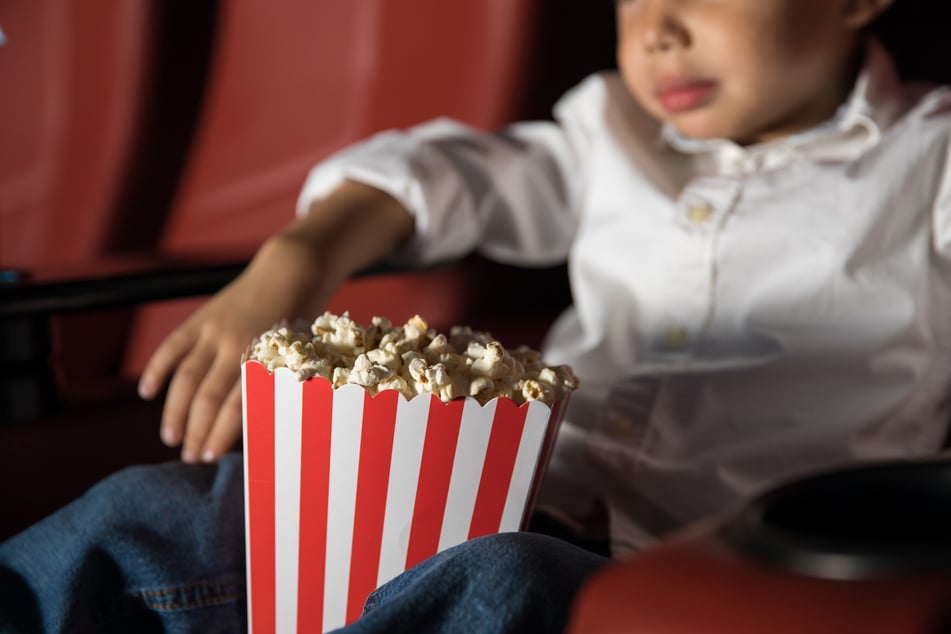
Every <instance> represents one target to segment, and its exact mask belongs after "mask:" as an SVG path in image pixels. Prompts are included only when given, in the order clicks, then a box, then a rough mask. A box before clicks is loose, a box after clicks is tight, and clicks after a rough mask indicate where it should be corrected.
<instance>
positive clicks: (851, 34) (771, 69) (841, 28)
mask: <svg viewBox="0 0 951 634" xmlns="http://www.w3.org/2000/svg"><path fill="white" fill-rule="evenodd" d="M887 4H888V2H887V0H618V9H617V13H618V15H617V18H618V65H619V68H620V71H621V75H622V77H623V79H624V82H625V84H626V85H627V87H628V89H629V90H631V92H632V93H633V94H634V96H635V97H636V98H637V99H638V101H639V102H640V103H641V104H642V106H643V107H644V108H645V109H646V110H647V111H648V112H649V113H651V114H652V115H654V116H655V117H657V118H658V119H659V120H661V121H664V122H668V123H671V124H673V125H674V127H676V128H677V129H678V130H679V131H680V132H681V133H682V134H685V135H687V136H691V137H698V138H728V139H732V140H734V141H736V142H739V143H755V142H762V141H767V140H770V139H773V138H777V137H780V136H783V135H786V134H790V133H793V132H796V131H799V130H802V129H805V128H808V127H811V126H814V125H817V124H819V123H821V122H823V121H825V120H826V119H828V118H829V117H831V116H832V115H833V114H834V113H835V111H836V109H837V108H838V106H839V105H840V104H841V102H842V100H843V99H844V98H845V96H846V95H847V93H848V90H849V88H850V85H849V84H850V80H851V72H852V54H853V51H854V49H855V43H856V37H857V34H858V32H859V30H860V29H861V27H863V26H864V25H865V24H866V23H867V22H869V21H870V20H871V19H872V18H873V17H874V16H875V15H876V14H877V13H878V12H880V11H881V10H882V9H883V8H884V6H886V5H887Z"/></svg>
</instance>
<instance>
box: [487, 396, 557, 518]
mask: <svg viewBox="0 0 951 634" xmlns="http://www.w3.org/2000/svg"><path fill="white" fill-rule="evenodd" d="M549 418H551V408H549V407H548V406H547V405H545V404H544V403H542V402H540V401H531V402H529V404H528V413H527V414H526V415H525V427H524V428H523V429H522V439H521V441H520V442H519V445H518V454H517V455H516V457H515V468H514V469H513V472H512V482H511V484H510V485H509V493H508V495H507V496H506V498H505V508H504V510H503V511H502V522H501V523H500V525H499V532H507V531H517V530H518V529H519V526H520V524H521V523H522V515H523V514H524V513H525V505H526V504H527V503H528V494H529V489H530V488H531V486H532V480H533V479H534V477H535V468H536V466H537V465H538V458H539V454H540V453H541V450H542V444H544V442H545V430H547V429H548V422H549Z"/></svg>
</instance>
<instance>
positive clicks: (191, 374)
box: [139, 182, 413, 462]
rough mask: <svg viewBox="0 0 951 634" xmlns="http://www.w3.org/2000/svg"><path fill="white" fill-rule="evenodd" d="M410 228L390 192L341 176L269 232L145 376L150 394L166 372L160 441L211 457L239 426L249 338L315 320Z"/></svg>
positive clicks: (189, 457) (187, 456)
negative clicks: (286, 323)
mask: <svg viewBox="0 0 951 634" xmlns="http://www.w3.org/2000/svg"><path fill="white" fill-rule="evenodd" d="M412 231H413V219H412V217H411V216H410V214H409V213H407V212H406V210H404V209H403V207H402V206H401V205H400V204H399V203H398V202H397V201H396V200H394V199H393V198H391V197H390V196H388V195H387V194H384V193H383V192H381V191H379V190H376V189H374V188H372V187H369V186H367V185H361V184H357V183H351V182H345V183H344V184H342V185H341V186H340V187H339V188H337V189H336V190H334V192H333V193H332V194H330V195H329V196H327V197H326V198H323V199H320V200H317V201H314V202H313V203H312V204H311V206H310V210H309V213H308V214H306V215H304V216H302V217H300V218H298V219H297V220H296V221H294V222H293V223H291V224H290V225H289V226H288V227H287V228H286V229H285V230H283V231H281V232H280V233H278V234H277V235H275V236H273V237H272V238H270V239H268V240H267V241H266V242H265V243H264V245H262V247H261V248H260V250H259V251H258V252H257V254H256V255H255V257H254V259H253V260H252V261H251V263H250V264H249V265H248V267H247V269H245V271H244V272H243V273H242V274H241V275H240V276H239V277H238V278H237V279H235V280H234V281H233V282H232V283H231V284H229V285H228V286H226V287H225V288H224V289H222V290H221V291H220V292H218V293H217V294H216V295H215V296H214V297H212V298H211V299H210V300H209V301H208V302H207V303H206V304H205V305H203V306H202V307H201V308H200V309H199V310H197V311H196V312H195V313H194V314H193V315H191V316H190V317H189V318H188V319H187V320H186V321H185V323H184V324H182V325H181V326H180V327H179V328H177V329H176V330H175V331H174V332H172V333H171V334H170V335H169V336H168V337H167V338H166V339H165V340H164V341H163V342H162V343H161V344H160V345H159V347H158V348H157V349H156V351H155V353H154V354H153V355H152V358H151V359H150V360H149V362H148V364H147V366H146V368H145V370H144V372H143V374H142V378H141V381H140V383H139V393H140V394H141V395H142V397H143V398H146V399H150V398H153V397H154V396H155V395H156V394H157V393H158V392H159V390H160V388H161V386H162V385H163V384H164V383H165V381H166V380H167V379H169V377H171V382H170V384H169V390H168V396H167V398H166V401H165V406H164V413H163V416H162V428H161V435H162V439H163V441H164V442H165V443H166V444H168V445H170V446H176V445H178V444H179V443H182V459H183V460H184V461H186V462H194V461H197V460H204V461H213V460H216V459H218V458H219V457H220V456H221V455H222V454H223V453H224V452H226V451H227V450H228V449H230V448H231V446H232V445H234V443H235V442H236V441H237V439H238V437H239V436H240V433H241V387H240V382H239V379H240V374H241V369H240V358H241V355H242V353H243V352H244V351H245V350H246V348H247V346H248V344H249V343H251V341H252V339H253V338H254V337H255V336H257V335H258V334H260V333H261V332H263V331H264V330H266V329H268V328H271V327H272V326H274V324H275V323H277V322H278V321H280V320H281V319H284V318H287V319H295V318H298V317H301V318H306V319H310V318H312V317H313V316H314V315H315V314H317V313H318V312H319V311H321V310H322V309H323V306H324V305H325V304H326V302H327V301H328V299H329V298H330V296H331V294H332V293H333V291H334V290H335V289H336V287H337V286H338V285H339V284H340V283H341V282H342V281H344V280H346V279H347V278H348V277H349V276H350V275H352V274H353V273H354V272H356V271H358V270H359V269H361V268H363V267H365V266H368V265H370V264H372V263H373V262H375V261H377V260H379V259H381V258H383V257H385V256H386V255H388V254H390V253H392V252H393V251H395V250H396V248H397V247H398V246H399V245H400V244H401V243H403V242H404V241H405V240H406V239H407V238H408V237H409V236H410V234H411V233H412Z"/></svg>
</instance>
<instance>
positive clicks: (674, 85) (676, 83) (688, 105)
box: [655, 79, 717, 112]
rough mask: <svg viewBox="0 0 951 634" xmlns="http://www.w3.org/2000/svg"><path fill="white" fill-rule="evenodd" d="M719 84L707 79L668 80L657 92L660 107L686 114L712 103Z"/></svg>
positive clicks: (663, 82) (661, 83)
mask: <svg viewBox="0 0 951 634" xmlns="http://www.w3.org/2000/svg"><path fill="white" fill-rule="evenodd" d="M716 88H717V82H715V81H712V80H707V79H697V80H683V79H676V80H667V81H662V82H660V85H659V87H658V88H657V91H656V92H655V94H656V96H657V100H658V101H659V102H660V105H661V106H662V107H663V108H664V110H667V111H668V112H685V111H687V110H693V109H694V108H699V107H700V106H704V105H706V104H707V103H709V102H710V100H711V99H712V97H713V93H714V91H716Z"/></svg>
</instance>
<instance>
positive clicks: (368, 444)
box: [242, 361, 565, 634]
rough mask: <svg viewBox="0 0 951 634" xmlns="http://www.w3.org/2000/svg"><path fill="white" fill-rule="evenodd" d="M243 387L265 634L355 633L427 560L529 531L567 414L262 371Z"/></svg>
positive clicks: (253, 596)
mask: <svg viewBox="0 0 951 634" xmlns="http://www.w3.org/2000/svg"><path fill="white" fill-rule="evenodd" d="M242 383H243V390H244V452H245V453H244V455H245V467H244V469H245V509H246V514H245V522H246V526H245V528H246V541H247V561H248V564H247V565H248V591H249V601H248V612H249V613H248V617H249V619H248V621H249V626H250V628H251V631H252V632H253V633H254V634H267V633H270V632H276V633H285V632H301V633H303V632H326V631H328V630H331V629H335V628H338V627H342V626H343V625H345V624H347V623H351V622H353V621H354V620H356V618H357V617H358V616H359V615H360V611H361V608H362V606H363V602H364V600H365V599H366V597H367V595H368V594H369V593H370V592H372V591H373V590H374V589H376V588H377V587H379V586H380V585H382V584H383V583H385V582H386V581H388V580H390V579H392V578H393V577H395V576H396V575H398V574H399V573H401V572H402V571H404V570H406V569H407V568H410V567H412V566H413V565H415V564H417V563H419V562H420V561H422V560H423V559H425V558H427V557H429V556H431V555H433V554H435V553H436V552H438V551H441V550H443V549H445V548H448V547H450V546H453V545H455V544H459V543H461V542H463V541H465V540H467V539H472V538H475V537H478V536H480V535H487V534H490V533H498V532H504V531H515V530H519V529H521V528H523V526H524V524H525V522H526V520H527V517H528V514H529V513H530V511H531V508H532V505H533V503H534V499H535V494H536V492H537V489H538V485H539V482H540V479H541V475H542V474H543V472H544V470H545V468H546V466H547V462H548V457H549V454H550V451H551V446H552V443H553V440H554V436H555V433H556V430H557V427H558V424H559V423H560V420H561V415H562V412H563V411H564V405H565V401H561V402H559V403H556V404H555V405H554V406H552V407H549V406H548V405H546V404H544V403H542V402H539V401H532V402H529V403H526V404H524V405H521V406H516V405H515V403H514V402H512V401H511V400H509V399H504V398H500V399H495V400H493V401H490V402H489V403H487V404H485V405H481V404H480V403H479V402H478V401H477V400H475V399H473V398H465V399H456V400H453V401H451V402H449V403H443V402H442V401H441V400H439V399H438V398H437V397H435V396H431V395H422V396H418V397H416V398H414V399H412V400H406V399H405V398H404V397H403V396H402V395H401V394H400V393H399V392H397V391H395V390H386V391H382V392H380V393H379V394H377V395H376V396H372V397H371V396H370V395H369V394H368V393H367V392H366V390H364V389H363V388H362V387H360V386H357V385H346V386H343V387H340V388H338V389H334V388H333V387H332V385H331V384H330V382H329V381H327V380H326V379H323V378H320V377H316V378H313V379H309V380H307V381H303V382H302V381H299V380H298V379H297V377H296V376H295V375H294V374H293V372H291V371H290V370H287V369H286V368H279V369H277V370H276V371H275V372H274V373H273V374H272V373H269V372H268V371H267V369H266V368H265V367H264V366H263V365H262V364H261V363H259V362H257V361H246V362H245V363H244V364H243V368H242Z"/></svg>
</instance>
